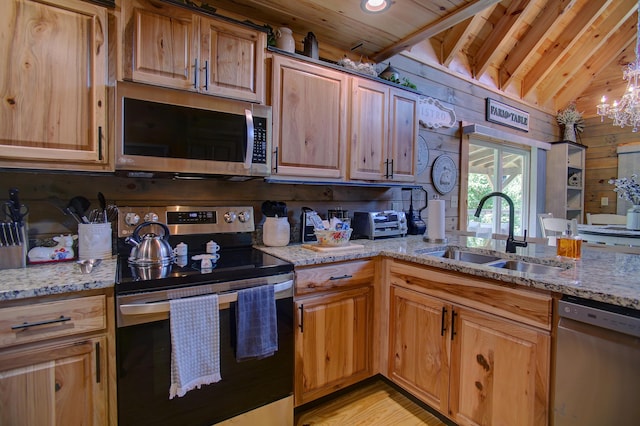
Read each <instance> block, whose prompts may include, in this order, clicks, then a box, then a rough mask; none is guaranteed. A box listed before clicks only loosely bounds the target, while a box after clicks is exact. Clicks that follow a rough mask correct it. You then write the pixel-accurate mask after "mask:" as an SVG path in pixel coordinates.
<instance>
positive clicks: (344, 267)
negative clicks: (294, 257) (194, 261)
mask: <svg viewBox="0 0 640 426" xmlns="http://www.w3.org/2000/svg"><path fill="white" fill-rule="evenodd" d="M374 276H375V262H374V261H373V260H362V261H354V262H347V263H332V264H329V265H326V266H316V267H312V268H304V269H300V270H296V294H297V295H302V294H309V293H314V292H319V291H327V290H332V289H336V288H342V287H350V286H354V285H362V284H370V283H371V282H372V280H373V278H374Z"/></svg>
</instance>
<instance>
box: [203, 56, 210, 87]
mask: <svg viewBox="0 0 640 426" xmlns="http://www.w3.org/2000/svg"><path fill="white" fill-rule="evenodd" d="M204 90H209V61H204Z"/></svg>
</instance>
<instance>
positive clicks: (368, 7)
mask: <svg viewBox="0 0 640 426" xmlns="http://www.w3.org/2000/svg"><path fill="white" fill-rule="evenodd" d="M360 7H361V8H362V10H364V11H365V12H369V13H380V12H384V11H385V10H387V9H389V8H390V7H391V0H362V2H361V3H360Z"/></svg>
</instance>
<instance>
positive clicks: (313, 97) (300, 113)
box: [272, 55, 348, 179]
mask: <svg viewBox="0 0 640 426" xmlns="http://www.w3.org/2000/svg"><path fill="white" fill-rule="evenodd" d="M347 90H348V89H347V76H346V74H345V73H342V72H337V71H333V70H330V69H328V68H324V67H320V66H317V65H313V64H308V63H303V62H300V61H296V60H293V59H290V58H285V57H281V56H277V55H274V59H273V99H272V105H273V134H274V138H273V141H274V142H273V144H274V146H275V147H276V150H277V152H276V157H277V158H276V160H277V166H275V169H274V170H273V175H274V176H275V175H283V176H299V177H320V178H337V179H341V178H344V170H345V166H346V138H347V117H346V104H347V103H346V101H347Z"/></svg>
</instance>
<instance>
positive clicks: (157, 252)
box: [126, 222, 176, 266]
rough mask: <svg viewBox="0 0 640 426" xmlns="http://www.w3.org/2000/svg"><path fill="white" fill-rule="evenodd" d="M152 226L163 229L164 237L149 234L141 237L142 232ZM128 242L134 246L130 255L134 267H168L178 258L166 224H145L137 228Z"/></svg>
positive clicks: (130, 261)
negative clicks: (170, 241)
mask: <svg viewBox="0 0 640 426" xmlns="http://www.w3.org/2000/svg"><path fill="white" fill-rule="evenodd" d="M152 225H156V226H159V227H161V228H162V229H163V231H164V235H156V234H154V233H153V232H149V233H147V234H145V235H143V236H142V237H141V236H140V231H141V230H142V229H143V228H146V227H150V226H152ZM126 242H127V243H128V244H131V245H132V246H133V248H132V249H131V253H130V254H129V263H130V264H132V265H139V266H146V265H168V264H171V263H172V262H173V260H174V259H175V257H176V256H175V254H174V253H173V248H172V247H171V244H170V243H169V228H168V227H167V225H165V224H164V223H160V222H143V223H141V224H140V225H138V226H137V227H136V229H135V230H134V231H133V234H132V235H131V236H130V237H128V238H127V239H126Z"/></svg>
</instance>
